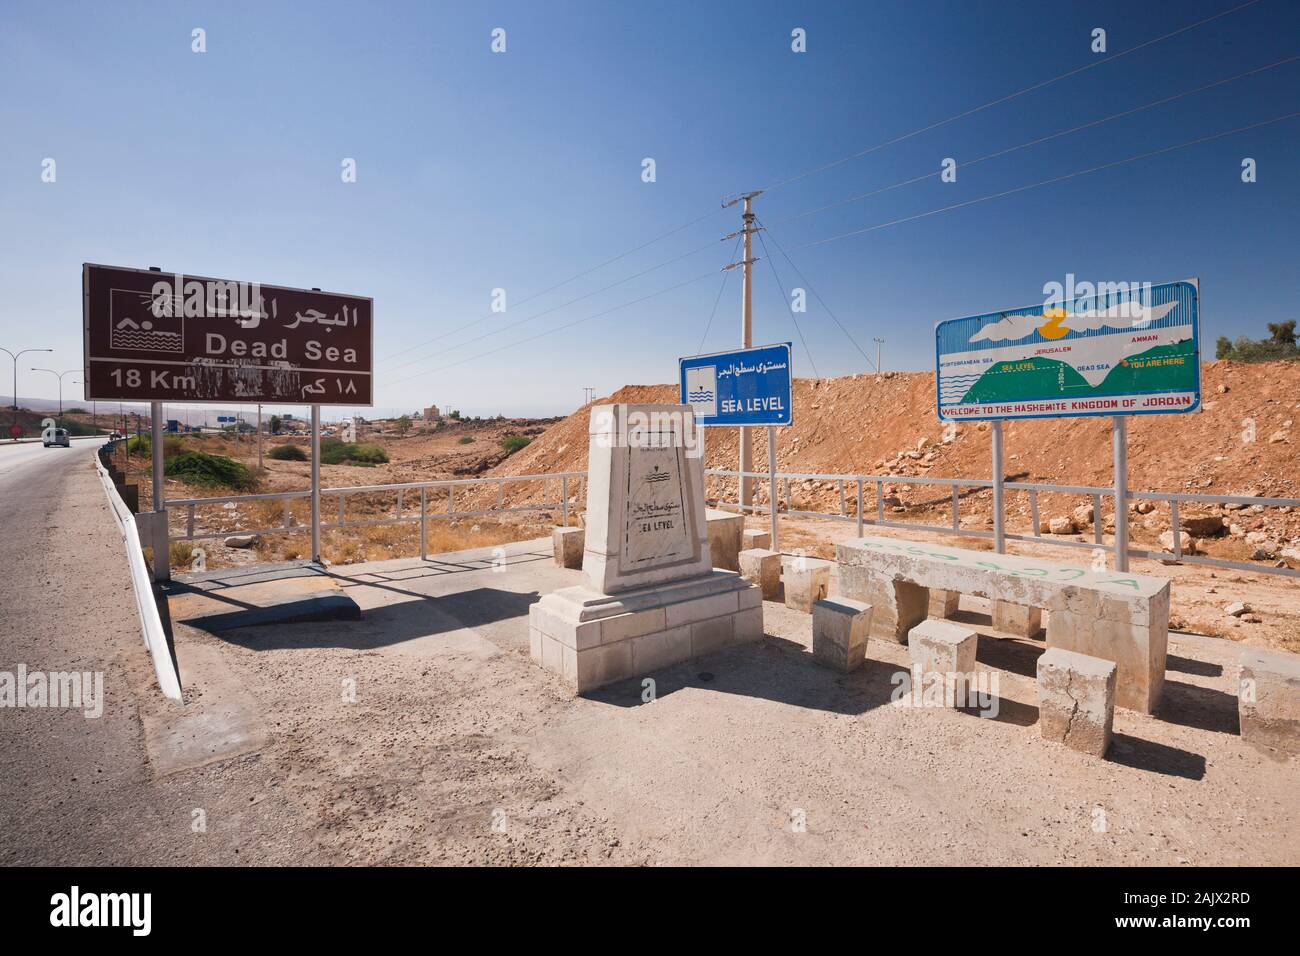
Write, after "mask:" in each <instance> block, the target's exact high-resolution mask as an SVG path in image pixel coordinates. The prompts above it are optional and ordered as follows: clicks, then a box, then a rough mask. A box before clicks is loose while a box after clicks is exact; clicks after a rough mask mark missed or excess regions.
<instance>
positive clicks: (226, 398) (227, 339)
mask: <svg viewBox="0 0 1300 956" xmlns="http://www.w3.org/2000/svg"><path fill="white" fill-rule="evenodd" d="M373 313H374V300H373V299H370V298H366V297H362V296H354V295H343V294H340V293H334V292H322V291H321V290H320V289H299V288H290V287H286V286H270V285H262V284H260V283H256V282H242V281H235V280H230V279H210V278H204V277H200V276H187V275H182V274H179V273H177V274H174V275H173V274H169V273H164V272H162V271H160V270H158V269H131V268H122V267H117V266H103V265H93V264H90V263H86V264H84V265H83V266H82V318H83V333H84V334H83V346H84V353H85V371H86V375H85V388H86V394H85V398H86V400H87V401H98V400H117V401H119V402H120V401H148V402H150V403H151V405H152V409H153V423H152V424H153V446H154V447H153V452H154V507H155V509H156V510H158V511H161V512H162V515H161V517H160V518H158V519H157V520H158V521H159V523H161V525H162V527H163V528H164V529H165V528H166V511H165V508H166V502H165V496H164V493H163V484H162V431H161V430H162V405H163V403H164V402H168V403H177V402H180V403H187V404H190V403H199V404H203V403H219V404H239V405H259V406H260V405H262V404H270V405H310V406H311V409H312V496H311V500H312V549H311V550H312V558H313V560H319V558H320V407H321V406H322V405H371V404H372V403H373V401H374V398H373V389H372V382H373V364H374V363H373V355H374V348H373V343H374V323H373V321H372V319H373ZM258 417H259V423H258V464H259V466H260V465H261V464H262V461H261V448H262V434H261V422H260V418H261V416H260V412H259V416H258ZM223 418H224V419H225V420H228V421H232V422H234V425H235V441H236V442H238V441H239V429H240V425H241V424H242V423H241V422H240V421H239V419H238V417H237V416H223ZM166 560H167V546H166V538H165V536H164V537H163V540H162V544H161V546H160V547H155V549H154V564H155V568H154V574H155V577H156V578H158V577H165V576H166V575H167V573H168V569H167V567H166Z"/></svg>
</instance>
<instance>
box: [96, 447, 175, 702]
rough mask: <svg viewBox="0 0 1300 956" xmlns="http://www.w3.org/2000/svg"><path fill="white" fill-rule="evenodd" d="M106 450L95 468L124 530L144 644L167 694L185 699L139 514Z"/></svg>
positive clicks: (112, 510) (169, 696) (121, 530)
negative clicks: (124, 497) (120, 489)
mask: <svg viewBox="0 0 1300 956" xmlns="http://www.w3.org/2000/svg"><path fill="white" fill-rule="evenodd" d="M114 444H115V443H114V442H108V443H107V444H106V445H105V446H104V447H105V448H108V449H110V451H109V453H110V454H111V453H112V452H111V449H112V448H113V447H114ZM102 450H103V449H101V450H100V452H97V453H96V454H95V469H96V470H97V471H98V472H99V480H100V483H101V484H102V485H103V486H104V494H105V495H106V496H107V497H108V509H109V511H111V512H112V513H113V520H114V521H116V522H117V528H118V531H120V532H121V533H122V545H123V547H125V548H126V561H127V566H128V568H129V569H130V572H131V591H132V593H133V594H134V595H135V609H136V613H137V614H139V616H140V631H141V636H142V637H143V638H144V646H145V647H146V648H147V649H148V651H149V656H150V657H151V658H153V669H154V673H155V674H156V675H157V676H158V686H159V687H160V688H161V689H162V692H163V694H164V696H166V697H168V698H170V699H171V700H174V701H177V702H182V698H181V681H180V676H179V675H178V674H177V673H176V665H175V663H174V662H173V660H172V655H171V649H170V648H169V647H168V645H167V633H166V631H165V630H164V629H163V624H162V616H161V615H160V614H159V613H158V605H157V603H156V602H155V599H154V593H153V583H152V577H151V576H150V573H149V568H148V566H147V565H146V564H145V560H144V548H143V547H141V544H140V532H139V529H138V528H137V526H136V523H135V516H134V515H133V514H131V509H130V508H128V507H127V506H126V502H124V501H123V500H122V496H121V495H119V494H118V493H117V485H116V484H114V482H113V477H112V475H110V474H109V473H108V469H107V468H105V467H104V460H103V457H102V455H101V452H102Z"/></svg>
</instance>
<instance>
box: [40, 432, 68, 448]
mask: <svg viewBox="0 0 1300 956" xmlns="http://www.w3.org/2000/svg"><path fill="white" fill-rule="evenodd" d="M42 438H43V439H44V444H45V447H46V448H49V447H50V446H51V445H62V446H63V447H64V448H71V447H72V443H71V442H70V441H68V430H67V429H66V428H49V429H46V431H45V434H44V435H43V436H42Z"/></svg>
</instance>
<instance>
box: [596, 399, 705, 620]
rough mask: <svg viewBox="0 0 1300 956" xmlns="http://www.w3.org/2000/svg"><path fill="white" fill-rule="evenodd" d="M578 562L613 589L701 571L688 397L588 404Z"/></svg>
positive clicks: (698, 490)
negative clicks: (670, 401)
mask: <svg viewBox="0 0 1300 956" xmlns="http://www.w3.org/2000/svg"><path fill="white" fill-rule="evenodd" d="M589 431H590V451H589V453H588V462H587V473H588V485H587V538H586V554H585V555H584V556H583V569H584V571H586V572H587V580H588V581H589V582H590V584H591V586H592V587H594V588H597V589H598V590H601V591H603V592H605V593H606V594H612V593H615V592H617V591H624V590H627V589H629V588H634V587H639V586H642V585H646V584H655V583H659V582H662V581H670V580H673V579H674V578H682V577H689V576H691V575H697V574H703V573H705V572H707V571H708V570H709V569H710V568H711V567H712V565H711V562H710V559H709V547H708V529H707V527H706V525H705V522H704V462H703V460H702V459H701V458H700V456H699V451H700V448H699V445H698V444H697V442H698V441H699V437H700V432H699V431H698V430H697V429H696V427H695V414H694V412H693V410H692V409H691V408H690V406H689V405H687V406H682V405H598V406H596V407H595V408H593V409H592V410H591V427H590V430H589Z"/></svg>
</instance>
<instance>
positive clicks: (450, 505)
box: [166, 471, 587, 559]
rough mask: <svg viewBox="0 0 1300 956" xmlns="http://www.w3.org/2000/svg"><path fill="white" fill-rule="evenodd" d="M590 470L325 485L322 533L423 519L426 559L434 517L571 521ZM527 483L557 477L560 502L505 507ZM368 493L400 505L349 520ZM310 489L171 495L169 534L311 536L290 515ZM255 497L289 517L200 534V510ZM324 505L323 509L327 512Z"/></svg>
mask: <svg viewBox="0 0 1300 956" xmlns="http://www.w3.org/2000/svg"><path fill="white" fill-rule="evenodd" d="M586 479H587V473H586V472H585V471H561V472H550V473H546V474H537V475H502V476H499V477H497V476H494V477H491V478H448V479H441V480H438V481H411V482H403V483H399V484H391V485H351V486H348V487H342V488H322V489H321V492H320V494H321V500H322V502H324V500H325V499H326V498H330V497H332V498H337V503H336V504H335V506H334V508H333V509H332V510H333V512H334V515H335V518H334V520H333V521H326V520H324V515H323V514H322V521H321V524H320V528H321V530H322V531H334V530H338V529H342V528H363V527H375V526H379V525H395V524H411V523H415V522H419V524H420V558H421V559H427V558H428V556H429V553H428V540H429V521H430V520H436V519H450V518H477V517H482V516H485V515H492V514H510V513H514V512H520V511H560V512H561V513H562V514H563V522H564V524H566V525H567V524H568V523H569V489H570V487H571V486H573V487H575V490H580V489H581V487H582V482H584V481H586ZM527 481H555V482H557V483H558V485H559V499H558V500H556V501H543V502H539V503H536V504H527V505H520V506H517V507H512V508H508V507H506V506H505V503H504V498H505V486H506V485H507V484H514V483H515V482H527ZM493 485H495V486H496V489H497V495H496V500H497V504H496V506H495V507H490V508H474V509H471V510H466V511H458V510H456V490H457V489H458V488H463V489H479V488H485V487H490V486H493ZM441 490H446V492H447V495H446V499H447V506H446V509H445V510H444V509H441V508H440V509H438V510H437V511H431V510H430V508H429V505H430V500H431V497H432V495H431V492H435V491H441ZM416 492H418V504H417V502H416V501H414V500H412V501H410V507H411V510H410V511H409V512H407V513H403V510H404V506H405V504H406V502H407V500H408V499H407V495H408V494H409V495H410V497H411V498H412V499H414V498H415V497H416V495H415V494H414V493H416ZM363 494H396V496H397V503H396V509H395V514H394V516H393V517H391V518H366V519H361V520H353V521H349V520H348V519H347V513H346V508H347V499H348V498H349V497H351V496H353V495H363ZM310 498H311V492H310V491H278V492H269V493H264V494H252V495H229V496H226V497H221V498H172V499H168V500H167V501H166V507H167V508H168V509H169V510H170V509H173V508H181V509H184V510H185V534H182V535H170V534H169V540H171V541H201V540H207V539H213V538H225V537H229V536H230V535H235V534H306V533H310V530H311V529H310V527H309V526H306V525H301V524H296V523H294V521H293V518H292V515H291V514H290V508H289V506H290V503H291V502H292V501H294V500H295V499H307V500H310ZM251 501H280V502H283V505H284V520H283V522H282V523H281V524H280V525H279V526H277V527H270V528H240V529H238V530H235V531H212V532H196V530H195V528H196V524H197V515H196V514H195V509H196V508H200V507H204V506H211V505H224V504H227V503H229V502H235V503H244V502H251ZM329 510H330V509H326V508H325V507H324V506H323V504H322V508H321V511H322V512H323V513H327V512H328V511H329Z"/></svg>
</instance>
